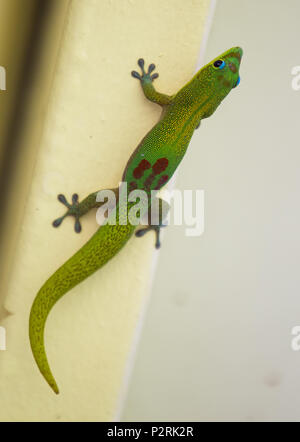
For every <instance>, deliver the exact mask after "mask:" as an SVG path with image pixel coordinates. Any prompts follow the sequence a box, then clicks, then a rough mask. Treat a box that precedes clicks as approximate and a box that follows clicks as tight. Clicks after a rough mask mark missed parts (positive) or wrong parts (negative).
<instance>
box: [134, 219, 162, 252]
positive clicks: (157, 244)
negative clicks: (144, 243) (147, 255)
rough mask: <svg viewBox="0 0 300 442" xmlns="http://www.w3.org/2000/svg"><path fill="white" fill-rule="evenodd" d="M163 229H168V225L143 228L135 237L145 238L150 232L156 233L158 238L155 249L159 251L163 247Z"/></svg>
mask: <svg viewBox="0 0 300 442" xmlns="http://www.w3.org/2000/svg"><path fill="white" fill-rule="evenodd" d="M163 227H167V225H166V224H159V225H158V226H148V227H143V228H142V229H139V230H137V231H136V232H135V236H137V237H138V238H141V237H142V236H144V235H145V234H146V233H148V232H150V231H152V230H153V231H154V232H155V236H156V240H155V248H156V249H159V248H160V246H161V242H160V230H161V229H162V228H163Z"/></svg>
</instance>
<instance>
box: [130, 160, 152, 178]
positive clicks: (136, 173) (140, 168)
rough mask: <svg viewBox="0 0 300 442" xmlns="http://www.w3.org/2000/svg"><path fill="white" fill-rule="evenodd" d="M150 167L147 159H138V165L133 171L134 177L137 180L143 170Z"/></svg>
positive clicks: (142, 173)
mask: <svg viewBox="0 0 300 442" xmlns="http://www.w3.org/2000/svg"><path fill="white" fill-rule="evenodd" d="M150 167H151V164H150V163H149V161H147V160H145V159H143V160H142V161H140V163H139V165H138V166H137V167H136V168H135V169H134V171H133V176H134V178H136V179H137V180H138V179H139V178H141V177H142V176H143V175H144V172H145V170H147V169H150Z"/></svg>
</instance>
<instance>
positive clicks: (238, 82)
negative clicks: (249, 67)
mask: <svg viewBox="0 0 300 442" xmlns="http://www.w3.org/2000/svg"><path fill="white" fill-rule="evenodd" d="M240 82H241V77H240V76H239V78H238V79H237V82H236V83H235V85H234V86H233V87H237V86H238V85H239V84H240Z"/></svg>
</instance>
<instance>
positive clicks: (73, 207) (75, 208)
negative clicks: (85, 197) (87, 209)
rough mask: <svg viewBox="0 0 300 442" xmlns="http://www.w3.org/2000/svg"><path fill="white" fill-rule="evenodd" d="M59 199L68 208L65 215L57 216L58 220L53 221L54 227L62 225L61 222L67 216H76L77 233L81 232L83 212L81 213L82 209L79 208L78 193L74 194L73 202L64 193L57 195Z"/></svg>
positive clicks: (75, 228) (75, 227)
mask: <svg viewBox="0 0 300 442" xmlns="http://www.w3.org/2000/svg"><path fill="white" fill-rule="evenodd" d="M57 199H58V201H60V202H61V203H62V204H63V205H64V206H66V207H67V209H68V210H67V212H66V213H65V214H64V215H63V216H60V217H59V218H57V219H56V220H54V221H53V223H52V225H53V227H59V226H60V225H61V223H62V222H63V220H64V219H65V218H66V217H67V216H74V217H75V225H74V230H75V232H76V233H80V232H81V223H80V221H79V218H80V216H81V214H80V210H79V202H78V195H77V193H74V194H73V195H72V204H70V203H68V201H67V199H66V197H65V196H64V195H62V194H59V195H58V196H57Z"/></svg>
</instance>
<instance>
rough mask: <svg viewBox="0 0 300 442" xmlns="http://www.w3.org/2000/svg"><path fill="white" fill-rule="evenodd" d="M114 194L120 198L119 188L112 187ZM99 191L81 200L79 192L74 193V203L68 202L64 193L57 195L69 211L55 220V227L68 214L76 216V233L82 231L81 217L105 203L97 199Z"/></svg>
mask: <svg viewBox="0 0 300 442" xmlns="http://www.w3.org/2000/svg"><path fill="white" fill-rule="evenodd" d="M110 190H111V191H112V192H113V193H114V194H115V198H116V199H117V198H118V189H117V188H116V189H110ZM98 193H99V191H97V192H94V193H91V194H90V195H88V196H87V197H86V198H84V199H83V200H82V201H81V202H79V200H78V195H77V193H74V194H73V196H72V204H70V203H68V201H67V199H66V197H65V196H64V195H62V194H59V195H58V196H57V199H58V201H60V202H61V203H62V204H63V205H64V206H66V207H67V209H68V210H67V211H66V213H65V214H64V215H63V216H60V217H59V218H57V219H56V220H54V221H53V223H52V225H53V227H59V226H60V225H61V223H62V222H63V220H64V219H65V218H66V217H67V216H73V217H74V218H75V225H74V230H75V232H76V233H80V232H81V223H80V221H79V219H80V217H82V216H83V215H85V214H86V213H87V212H89V211H90V210H91V209H93V208H96V207H101V206H102V204H104V201H97V195H98Z"/></svg>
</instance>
